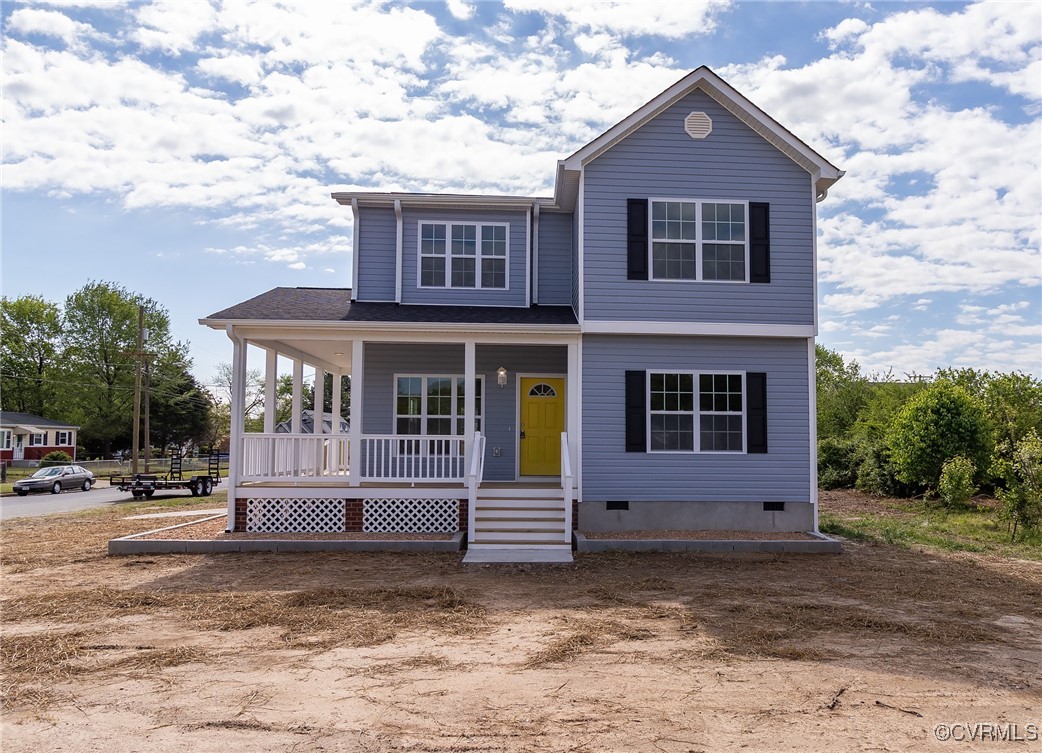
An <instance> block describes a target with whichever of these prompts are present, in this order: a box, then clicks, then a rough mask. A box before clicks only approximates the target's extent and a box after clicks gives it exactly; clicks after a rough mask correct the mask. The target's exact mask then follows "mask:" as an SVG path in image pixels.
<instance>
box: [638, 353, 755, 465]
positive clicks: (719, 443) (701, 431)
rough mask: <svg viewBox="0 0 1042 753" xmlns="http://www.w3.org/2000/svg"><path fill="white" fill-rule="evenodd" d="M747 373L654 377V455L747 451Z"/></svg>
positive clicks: (650, 445) (650, 384)
mask: <svg viewBox="0 0 1042 753" xmlns="http://www.w3.org/2000/svg"><path fill="white" fill-rule="evenodd" d="M743 376H744V375H743V374H738V373H723V374H705V373H697V372H679V373H676V372H673V373H669V372H657V371H653V372H650V373H649V374H648V439H649V441H648V451H649V452H745V439H744V431H743V427H744V426H745V411H744V407H743V406H744V403H745V400H744V394H745V390H744V384H743V382H744V379H743Z"/></svg>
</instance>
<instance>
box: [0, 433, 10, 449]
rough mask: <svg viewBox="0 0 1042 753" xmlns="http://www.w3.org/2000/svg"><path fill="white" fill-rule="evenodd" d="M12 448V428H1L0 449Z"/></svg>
mask: <svg viewBox="0 0 1042 753" xmlns="http://www.w3.org/2000/svg"><path fill="white" fill-rule="evenodd" d="M10 449H11V430H10V429H0V450H10Z"/></svg>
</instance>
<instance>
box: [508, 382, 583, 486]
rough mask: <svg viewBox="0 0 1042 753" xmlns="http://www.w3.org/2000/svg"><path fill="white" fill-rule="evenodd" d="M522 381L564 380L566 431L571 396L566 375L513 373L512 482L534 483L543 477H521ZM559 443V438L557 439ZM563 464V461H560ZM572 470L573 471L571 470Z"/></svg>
mask: <svg viewBox="0 0 1042 753" xmlns="http://www.w3.org/2000/svg"><path fill="white" fill-rule="evenodd" d="M522 379H563V380H564V429H565V431H568V404H569V400H570V399H571V396H570V395H569V394H568V375H567V374H553V373H547V372H522V371H517V372H515V373H514V481H520V480H521V479H522V478H524V479H526V480H531V481H534V480H536V479H540V478H544V477H543V476H522V475H521V380H522ZM558 442H560V437H558ZM562 462H563V461H562ZM573 470H574V469H573ZM560 477H561V475H560V472H558V474H557V475H556V476H552V477H550V478H552V479H559V478H560Z"/></svg>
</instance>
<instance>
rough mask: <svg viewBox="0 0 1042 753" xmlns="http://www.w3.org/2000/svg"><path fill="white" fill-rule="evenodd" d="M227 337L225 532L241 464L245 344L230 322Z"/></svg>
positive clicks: (232, 521)
mask: <svg viewBox="0 0 1042 753" xmlns="http://www.w3.org/2000/svg"><path fill="white" fill-rule="evenodd" d="M225 333H226V334H227V335H228V339H230V340H231V341H232V394H231V398H232V405H231V426H230V427H229V433H228V524H227V526H226V528H227V532H228V533H231V532H232V531H234V530H235V490H236V487H237V486H238V485H239V475H240V473H241V470H242V469H241V466H242V430H243V407H244V406H243V404H242V401H243V395H242V392H243V390H242V387H243V379H244V376H245V375H244V373H243V372H244V371H245V369H244V361H245V360H246V358H245V352H244V351H245V350H246V344H245V342H244V341H243V338H241V337H239V336H238V335H236V334H235V330H234V328H233V327H232V325H231V324H229V325H227V326H226V327H225Z"/></svg>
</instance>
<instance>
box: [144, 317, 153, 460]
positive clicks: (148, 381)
mask: <svg viewBox="0 0 1042 753" xmlns="http://www.w3.org/2000/svg"><path fill="white" fill-rule="evenodd" d="M146 336H147V330H146ZM143 355H144V356H145V473H148V461H149V460H151V459H152V432H151V431H150V427H149V415H150V413H151V408H150V405H151V402H152V401H151V396H152V355H151V354H150V353H146V354H143Z"/></svg>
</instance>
